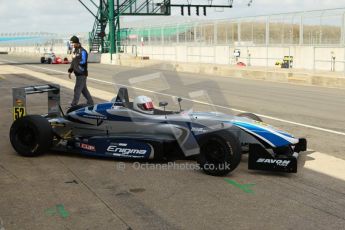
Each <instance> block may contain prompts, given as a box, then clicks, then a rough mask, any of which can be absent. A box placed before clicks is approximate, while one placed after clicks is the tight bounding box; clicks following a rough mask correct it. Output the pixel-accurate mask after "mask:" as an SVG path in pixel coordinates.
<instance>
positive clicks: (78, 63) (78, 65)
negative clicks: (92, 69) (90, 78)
mask: <svg viewBox="0 0 345 230" xmlns="http://www.w3.org/2000/svg"><path fill="white" fill-rule="evenodd" d="M73 54H74V55H75V57H74V58H73V60H72V62H71V66H70V67H69V69H68V72H69V73H73V72H74V74H75V75H76V76H82V75H83V76H87V75H88V71H87V57H88V54H87V51H86V50H85V49H84V48H83V47H79V48H76V49H75V50H74V52H73Z"/></svg>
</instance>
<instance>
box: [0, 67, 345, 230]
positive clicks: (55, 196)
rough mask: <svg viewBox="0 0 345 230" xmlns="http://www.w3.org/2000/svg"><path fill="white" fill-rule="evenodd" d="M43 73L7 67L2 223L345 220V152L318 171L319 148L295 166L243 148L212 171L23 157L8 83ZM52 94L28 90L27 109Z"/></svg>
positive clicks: (88, 225) (218, 225) (202, 224)
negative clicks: (251, 164)
mask: <svg viewBox="0 0 345 230" xmlns="http://www.w3.org/2000/svg"><path fill="white" fill-rule="evenodd" d="M37 77H41V79H39V78H37ZM54 77H56V78H62V77H64V78H66V76H63V75H61V76H60V75H56V76H54ZM42 79H45V80H51V79H50V78H49V76H48V75H44V73H38V72H34V71H29V70H25V69H23V68H18V67H14V66H8V65H3V66H0V87H1V91H0V95H1V100H0V111H1V113H0V114H1V115H2V119H1V123H0V124H1V131H0V137H1V140H0V145H1V146H0V149H1V154H0V194H1V196H0V218H1V221H2V222H1V224H2V227H3V228H4V229H302V228H303V229H343V228H344V226H345V212H344V207H345V193H344V191H345V181H344V179H343V178H342V175H339V170H338V171H337V170H336V168H337V167H342V166H343V162H342V161H341V160H342V159H338V158H336V159H335V160H334V162H333V163H332V161H330V160H329V159H330V158H327V160H328V161H327V162H331V164H330V165H327V166H322V165H321V166H320V167H325V169H324V170H323V171H321V172H320V171H316V170H313V169H312V167H311V166H310V165H312V164H313V162H318V161H319V158H320V157H321V159H322V157H324V155H326V154H324V153H318V152H315V151H313V150H309V151H307V152H305V153H303V154H302V155H301V158H300V159H299V172H298V173H297V174H277V173H268V172H257V171H248V170H247V157H246V156H244V157H243V159H242V162H241V164H240V166H239V167H238V168H237V169H236V170H235V171H234V172H232V173H231V174H230V175H228V176H227V177H210V176H207V175H205V174H203V173H202V172H201V171H199V170H196V169H194V168H193V167H191V166H190V165H192V164H193V162H189V161H178V162H175V163H176V164H175V166H174V167H173V166H170V167H162V166H157V167H156V166H155V164H151V163H150V162H148V163H147V164H144V163H142V164H138V163H135V162H131V161H126V162H122V161H115V160H103V159H97V158H88V157H82V156H78V155H75V154H58V153H47V154H44V155H42V156H40V157H36V158H25V157H21V156H18V155H17V154H16V153H15V152H14V150H13V149H12V147H11V145H10V142H9V137H8V134H9V128H10V126H11V123H12V111H11V110H12V94H11V88H12V87H20V86H26V85H33V84H44V83H46V82H45V81H44V80H42ZM54 83H57V82H54ZM62 85H63V87H62V90H61V91H62V93H61V98H62V104H63V106H62V107H63V108H65V107H66V106H67V105H68V102H69V101H70V100H71V98H72V95H73V91H72V90H71V87H73V82H72V81H71V82H70V85H68V84H67V83H66V84H62ZM97 90H99V92H98V93H97V96H99V97H100V98H98V99H97V101H96V102H100V101H103V100H104V99H107V98H108V97H111V96H112V95H111V94H110V93H108V92H104V93H103V94H102V93H101V91H102V89H100V88H98V89H97ZM94 95H96V94H94ZM45 103H46V95H44V96H43V95H33V96H32V97H29V101H28V106H27V107H28V113H45V112H46V110H45V109H46V106H45V105H46V104H45ZM316 157H317V158H316ZM176 165H177V166H176ZM178 165H180V166H181V167H179V166H178ZM182 165H184V166H182ZM187 165H189V166H190V167H187ZM332 170H333V173H332ZM340 170H341V169H340ZM327 172H331V173H328V174H327ZM0 227H1V225H0Z"/></svg>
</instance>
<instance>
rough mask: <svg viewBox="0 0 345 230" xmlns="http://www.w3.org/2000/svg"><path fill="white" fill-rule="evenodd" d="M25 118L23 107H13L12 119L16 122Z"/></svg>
mask: <svg viewBox="0 0 345 230" xmlns="http://www.w3.org/2000/svg"><path fill="white" fill-rule="evenodd" d="M24 116H25V107H13V119H14V120H17V119H18V118H21V117H24Z"/></svg>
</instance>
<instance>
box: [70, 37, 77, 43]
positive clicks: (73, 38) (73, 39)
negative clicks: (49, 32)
mask: <svg viewBox="0 0 345 230" xmlns="http://www.w3.org/2000/svg"><path fill="white" fill-rule="evenodd" d="M70 41H71V42H72V43H79V38H78V37H77V36H73V37H71V39H70Z"/></svg>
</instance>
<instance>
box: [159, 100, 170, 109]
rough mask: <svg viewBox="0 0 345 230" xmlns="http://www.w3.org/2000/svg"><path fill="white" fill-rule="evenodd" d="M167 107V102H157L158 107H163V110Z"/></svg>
mask: <svg viewBox="0 0 345 230" xmlns="http://www.w3.org/2000/svg"><path fill="white" fill-rule="evenodd" d="M167 105H168V102H166V101H160V102H159V107H164V109H165V106H167Z"/></svg>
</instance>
